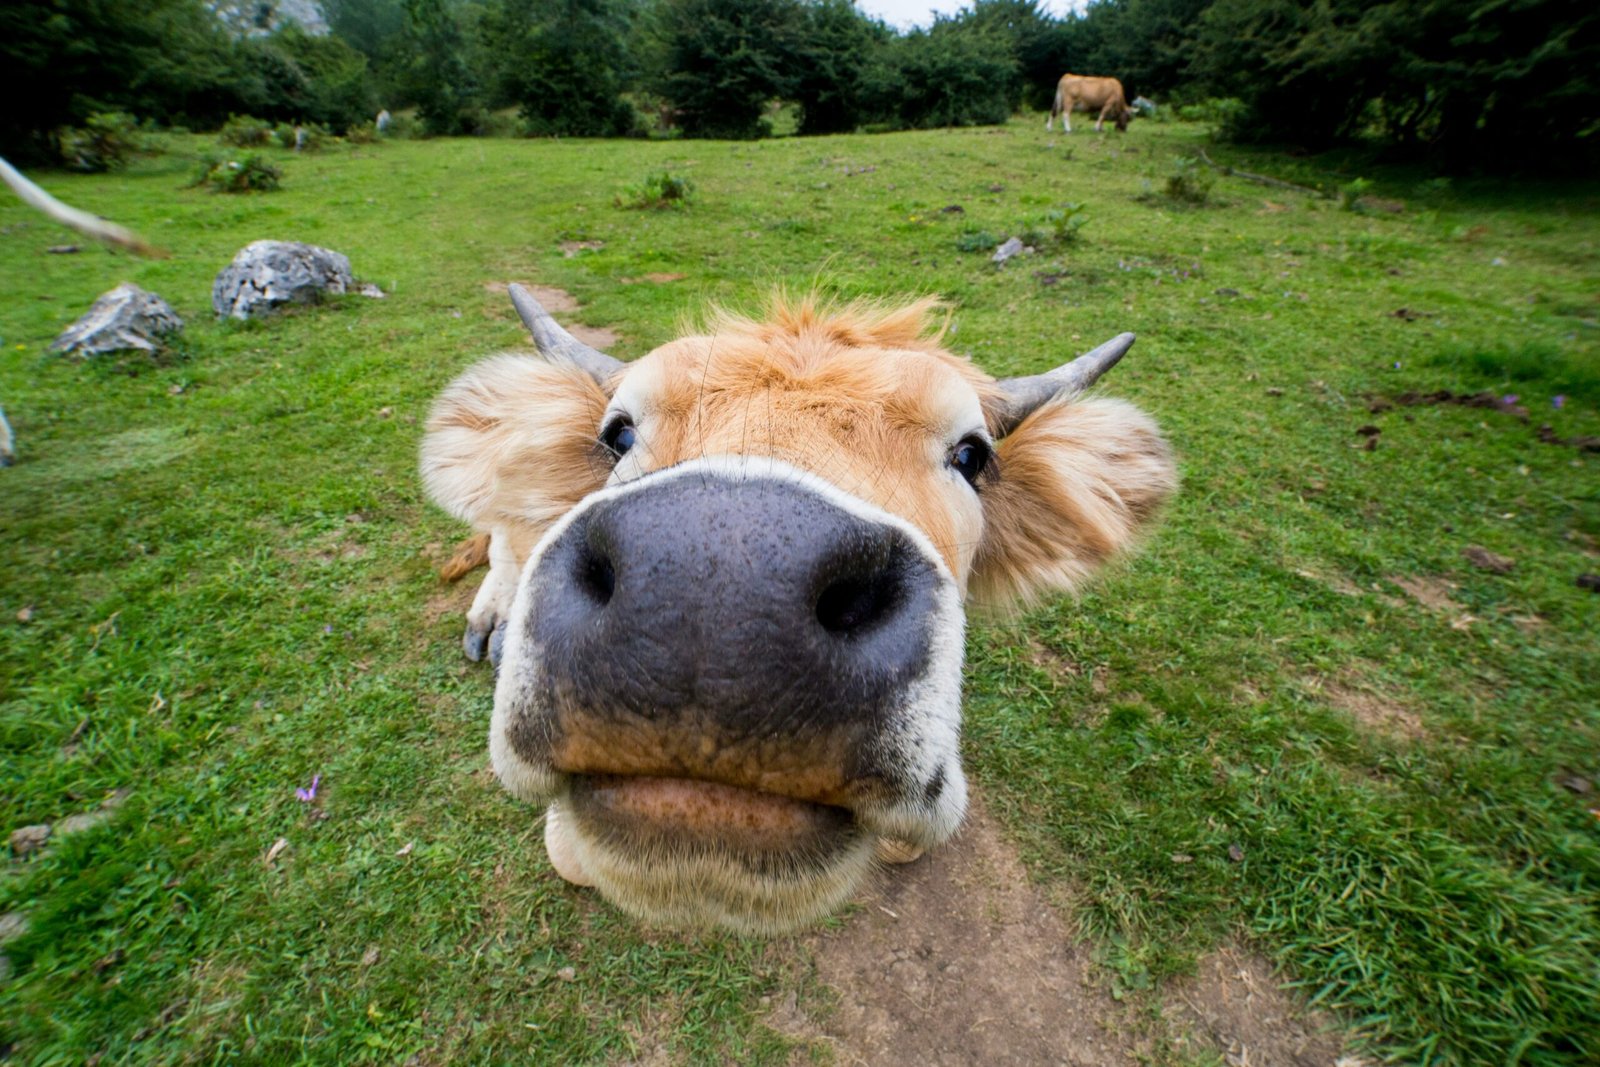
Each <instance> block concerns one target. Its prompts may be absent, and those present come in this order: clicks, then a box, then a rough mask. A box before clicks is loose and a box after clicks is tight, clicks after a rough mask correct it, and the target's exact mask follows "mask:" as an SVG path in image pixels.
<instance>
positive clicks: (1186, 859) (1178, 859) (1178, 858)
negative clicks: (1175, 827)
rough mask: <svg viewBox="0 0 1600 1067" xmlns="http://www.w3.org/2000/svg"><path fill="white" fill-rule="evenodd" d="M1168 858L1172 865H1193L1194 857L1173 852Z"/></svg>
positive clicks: (1184, 853) (1185, 853)
mask: <svg viewBox="0 0 1600 1067" xmlns="http://www.w3.org/2000/svg"><path fill="white" fill-rule="evenodd" d="M1169 858H1170V859H1171V860H1172V862H1173V863H1193V862H1194V857H1193V856H1191V855H1189V854H1188V853H1187V852H1174V853H1173V854H1172V855H1171V856H1170V857H1169Z"/></svg>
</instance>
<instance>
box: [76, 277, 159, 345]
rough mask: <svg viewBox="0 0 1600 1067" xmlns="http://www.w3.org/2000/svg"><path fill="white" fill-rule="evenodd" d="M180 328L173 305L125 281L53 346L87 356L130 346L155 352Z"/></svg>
mask: <svg viewBox="0 0 1600 1067" xmlns="http://www.w3.org/2000/svg"><path fill="white" fill-rule="evenodd" d="M181 329H183V320H182V319H180V318H179V317H178V313H177V312H175V311H173V310H172V306H171V305H170V304H168V303H167V302H166V301H165V300H163V299H161V298H160V297H159V296H157V295H156V294H154V293H151V292H147V291H146V290H144V289H141V288H139V287H138V286H137V285H134V284H133V283H132V282H123V283H122V284H121V285H119V286H117V287H116V288H115V289H113V290H111V291H110V292H109V293H104V294H102V295H101V297H100V299H98V300H96V301H95V302H94V306H93V307H91V308H90V309H89V311H88V313H87V314H85V315H84V316H83V317H82V318H81V319H79V320H78V321H77V322H74V323H73V324H72V325H71V326H68V327H67V328H66V329H65V330H63V331H62V333H61V336H60V337H57V338H56V339H55V340H54V341H53V342H51V344H50V347H51V348H53V349H55V350H56V351H57V352H61V353H64V354H66V355H74V356H85V357H89V356H100V355H105V354H106V353H108V352H125V351H128V350H130V349H136V350H138V351H141V352H149V353H155V352H159V351H160V350H161V349H163V348H165V347H166V336H167V335H168V334H171V333H175V332H177V331H178V330H181Z"/></svg>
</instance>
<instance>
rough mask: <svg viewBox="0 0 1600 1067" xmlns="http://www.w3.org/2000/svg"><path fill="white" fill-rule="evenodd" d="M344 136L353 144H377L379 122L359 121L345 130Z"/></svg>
mask: <svg viewBox="0 0 1600 1067" xmlns="http://www.w3.org/2000/svg"><path fill="white" fill-rule="evenodd" d="M344 138H345V140H347V141H349V142H350V143H351V144H377V143H378V124H377V123H375V122H358V123H356V124H355V125H354V126H352V127H350V128H349V129H348V130H346V131H344Z"/></svg>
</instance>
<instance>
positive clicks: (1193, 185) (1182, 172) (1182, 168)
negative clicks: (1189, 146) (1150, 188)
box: [1161, 156, 1216, 205]
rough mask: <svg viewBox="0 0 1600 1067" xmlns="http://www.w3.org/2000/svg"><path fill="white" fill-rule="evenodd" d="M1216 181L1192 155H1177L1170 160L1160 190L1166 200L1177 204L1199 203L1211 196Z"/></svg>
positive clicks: (1208, 170)
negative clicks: (1170, 163) (1169, 167)
mask: <svg viewBox="0 0 1600 1067" xmlns="http://www.w3.org/2000/svg"><path fill="white" fill-rule="evenodd" d="M1215 183H1216V178H1215V177H1213V176H1212V174H1211V171H1210V169H1208V168H1207V167H1206V165H1205V164H1204V163H1201V162H1200V161H1199V160H1198V159H1196V158H1195V157H1193V156H1178V157H1177V158H1176V159H1174V160H1173V161H1172V169H1171V170H1170V171H1168V172H1167V178H1166V182H1165V184H1164V185H1163V186H1162V188H1161V191H1162V193H1163V194H1164V195H1165V196H1166V198H1167V199H1168V200H1172V201H1174V202H1176V203H1179V204H1190V205H1199V204H1204V203H1205V202H1206V201H1207V200H1209V199H1210V198H1211V187H1212V185H1214V184H1215Z"/></svg>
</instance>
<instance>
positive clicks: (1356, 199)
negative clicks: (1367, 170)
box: [1339, 178, 1372, 211]
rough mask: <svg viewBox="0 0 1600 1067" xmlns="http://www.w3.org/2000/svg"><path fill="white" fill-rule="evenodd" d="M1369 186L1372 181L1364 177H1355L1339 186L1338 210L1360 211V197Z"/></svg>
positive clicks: (1365, 192)
mask: <svg viewBox="0 0 1600 1067" xmlns="http://www.w3.org/2000/svg"><path fill="white" fill-rule="evenodd" d="M1371 188H1372V183H1371V182H1370V181H1368V180H1367V179H1365V178H1356V179H1355V180H1354V181H1349V182H1345V183H1344V184H1343V185H1341V186H1339V210H1341V211H1360V210H1361V198H1362V197H1364V196H1366V195H1367V191H1368V190H1370V189H1371Z"/></svg>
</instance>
